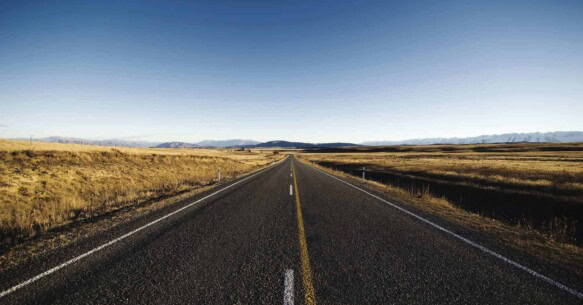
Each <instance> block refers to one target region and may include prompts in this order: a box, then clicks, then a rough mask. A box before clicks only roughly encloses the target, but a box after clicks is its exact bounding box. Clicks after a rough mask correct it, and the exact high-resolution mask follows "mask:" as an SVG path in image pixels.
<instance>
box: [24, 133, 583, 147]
mask: <svg viewBox="0 0 583 305" xmlns="http://www.w3.org/2000/svg"><path fill="white" fill-rule="evenodd" d="M18 140H26V141H28V140H29V139H18ZM32 140H33V141H39V142H57V143H69V144H85V145H101V146H125V147H160V148H197V147H239V148H274V147H282V148H318V147H321V148H328V147H343V146H358V145H365V146H380V145H430V144H488V143H518V142H528V143H538V142H550V143H561V142H583V132H582V131H555V132H531V133H506V134H499V135H483V136H477V137H467V138H422V139H410V140H403V141H368V142H362V143H360V144H353V143H342V142H335V143H305V142H289V141H269V142H264V143H261V142H258V141H254V140H243V139H232V140H204V141H200V142H198V143H187V142H165V143H161V142H147V141H130V140H120V139H107V140H87V139H81V138H71V137H57V136H55V137H47V138H37V139H32Z"/></svg>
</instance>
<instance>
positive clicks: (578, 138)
mask: <svg viewBox="0 0 583 305" xmlns="http://www.w3.org/2000/svg"><path fill="white" fill-rule="evenodd" d="M518 142H528V143H537V142H551V143H561V142H583V132H581V131H555V132H530V133H505V134H499V135H483V136H477V137H467V138H425V139H410V140H403V141H369V142H363V143H361V144H362V145H366V146H380V145H429V144H488V143H518Z"/></svg>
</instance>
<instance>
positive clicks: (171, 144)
mask: <svg viewBox="0 0 583 305" xmlns="http://www.w3.org/2000/svg"><path fill="white" fill-rule="evenodd" d="M196 147H199V146H198V145H197V144H192V143H186V142H166V143H162V144H158V145H156V148H196Z"/></svg>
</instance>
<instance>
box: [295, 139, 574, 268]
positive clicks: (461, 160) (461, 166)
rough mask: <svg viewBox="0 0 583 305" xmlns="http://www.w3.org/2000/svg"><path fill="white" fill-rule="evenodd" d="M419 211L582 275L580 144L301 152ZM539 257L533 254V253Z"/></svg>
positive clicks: (361, 148)
mask: <svg viewBox="0 0 583 305" xmlns="http://www.w3.org/2000/svg"><path fill="white" fill-rule="evenodd" d="M299 157H301V158H302V159H303V160H306V161H309V162H311V163H312V164H314V165H317V166H319V167H320V168H322V169H326V170H328V171H331V172H335V173H336V174H341V175H345V176H351V177H359V178H362V173H363V171H364V172H365V177H366V179H367V182H368V183H369V184H371V186H373V187H375V188H378V189H379V190H381V191H383V192H386V193H388V194H389V195H392V196H394V197H396V198H400V199H403V200H405V201H407V202H410V203H413V204H415V205H416V206H417V207H420V208H422V209H425V210H428V211H430V212H433V213H437V214H441V215H442V216H445V217H446V218H447V219H449V220H451V221H454V222H456V223H460V224H463V225H467V226H469V227H471V228H474V229H477V230H483V231H484V230H485V231H489V232H490V233H494V235H495V236H496V237H498V238H500V239H502V240H505V241H506V242H508V243H509V244H512V245H514V246H517V247H518V248H521V249H527V250H529V252H533V253H535V254H541V252H544V253H545V254H544V256H546V257H547V258H548V257H549V255H552V256H553V257H554V258H553V259H555V260H560V261H561V260H563V261H565V262H569V263H573V262H577V263H576V264H577V268H579V270H580V271H582V272H583V256H582V255H583V250H582V249H583V247H582V246H583V144H580V143H575V144H572V143H564V144H485V145H428V146H387V147H360V148H344V149H342V148H340V149H326V150H320V151H306V152H304V153H302V154H300V155H299ZM536 252H538V253H536Z"/></svg>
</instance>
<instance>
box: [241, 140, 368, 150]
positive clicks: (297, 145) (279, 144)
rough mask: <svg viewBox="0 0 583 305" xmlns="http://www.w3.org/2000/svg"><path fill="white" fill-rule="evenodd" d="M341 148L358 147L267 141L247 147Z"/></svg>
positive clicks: (349, 144)
mask: <svg viewBox="0 0 583 305" xmlns="http://www.w3.org/2000/svg"><path fill="white" fill-rule="evenodd" d="M343 146H358V145H357V144H352V143H316V144H314V143H304V142H288V141H269V142H265V143H259V144H256V145H248V146H245V147H248V148H270V147H282V148H317V147H321V148H325V147H343Z"/></svg>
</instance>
